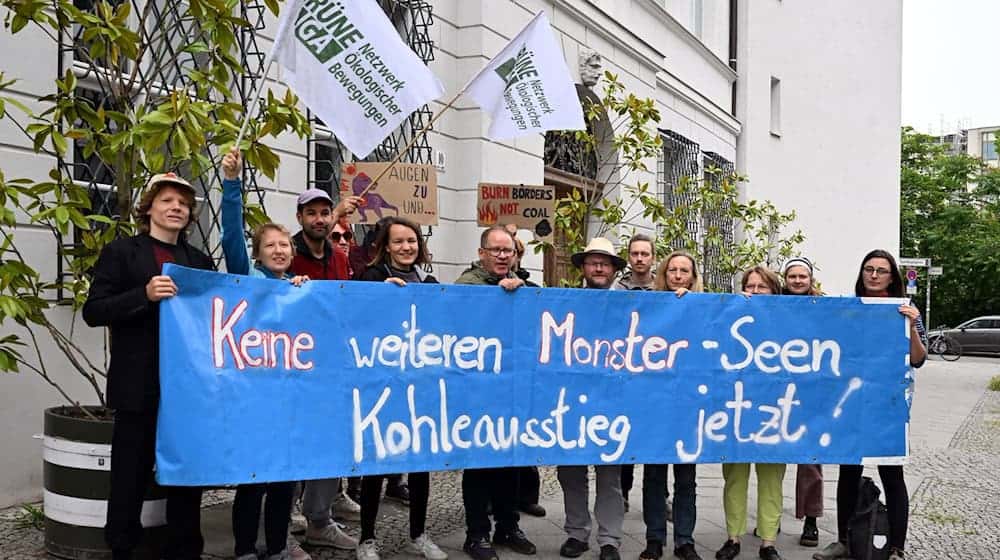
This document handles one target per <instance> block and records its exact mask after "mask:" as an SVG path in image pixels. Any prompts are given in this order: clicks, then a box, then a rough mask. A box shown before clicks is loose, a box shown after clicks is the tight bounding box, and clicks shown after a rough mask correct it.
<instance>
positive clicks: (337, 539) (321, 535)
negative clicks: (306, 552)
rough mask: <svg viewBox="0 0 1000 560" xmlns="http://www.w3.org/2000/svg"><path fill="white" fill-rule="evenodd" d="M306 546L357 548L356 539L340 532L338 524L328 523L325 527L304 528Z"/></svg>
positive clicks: (342, 548)
mask: <svg viewBox="0 0 1000 560" xmlns="http://www.w3.org/2000/svg"><path fill="white" fill-rule="evenodd" d="M306 544H311V545H313V546H325V547H329V548H339V549H341V550H354V549H355V548H358V539H356V538H354V537H352V536H350V535H348V534H347V533H345V532H344V531H343V530H341V525H340V524H339V523H330V524H329V525H327V526H326V527H312V526H310V527H306Z"/></svg>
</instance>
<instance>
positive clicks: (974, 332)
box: [928, 315, 1000, 353]
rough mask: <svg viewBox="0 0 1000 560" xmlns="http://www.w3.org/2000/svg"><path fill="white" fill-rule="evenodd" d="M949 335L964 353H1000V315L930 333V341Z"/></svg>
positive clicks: (977, 319)
mask: <svg viewBox="0 0 1000 560" xmlns="http://www.w3.org/2000/svg"><path fill="white" fill-rule="evenodd" d="M942 333H943V334H947V335H948V336H950V337H952V338H954V339H955V340H956V341H958V343H959V344H961V345H962V351H963V352H966V353H969V352H998V353H1000V315H987V316H985V317H976V318H975V319H970V320H968V321H966V322H964V323H962V324H960V325H958V326H957V327H953V328H952V327H944V328H942V329H935V330H933V331H931V332H930V333H928V339H931V340H933V339H934V338H935V336H940V335H941V334H942Z"/></svg>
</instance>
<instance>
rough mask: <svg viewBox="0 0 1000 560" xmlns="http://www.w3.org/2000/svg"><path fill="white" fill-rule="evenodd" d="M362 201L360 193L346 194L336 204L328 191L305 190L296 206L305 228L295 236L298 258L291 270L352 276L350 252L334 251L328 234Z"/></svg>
mask: <svg viewBox="0 0 1000 560" xmlns="http://www.w3.org/2000/svg"><path fill="white" fill-rule="evenodd" d="M360 203H361V198H360V197H357V196H345V197H343V198H342V199H341V200H340V204H338V205H337V206H336V207H334V205H333V199H332V198H330V195H328V194H326V191H322V190H320V189H307V190H305V191H303V192H302V194H300V195H299V199H298V201H297V203H296V204H297V206H296V209H295V218H296V219H298V221H299V226H301V227H302V230H301V231H299V232H298V233H296V234H295V235H294V236H293V237H292V241H293V243H294V244H295V258H294V259H293V260H292V268H290V269H289V273H291V274H293V275H295V276H308V277H309V279H310V280H350V276H349V273H348V271H349V270H350V267H349V265H348V263H347V255H346V254H340V252H339V251H334V250H333V245H331V244H330V242H329V241H328V240H327V237H328V236H329V235H330V230H331V228H333V225H334V224H335V223H337V220H339V219H341V218H343V217H345V216H347V215H349V214H351V213H352V212H354V210H355V209H357V207H358V205H359V204H360Z"/></svg>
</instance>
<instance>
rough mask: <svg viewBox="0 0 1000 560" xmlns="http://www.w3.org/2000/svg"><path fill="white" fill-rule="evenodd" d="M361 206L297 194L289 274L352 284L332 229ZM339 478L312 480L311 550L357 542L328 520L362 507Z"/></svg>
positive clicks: (314, 192)
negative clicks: (333, 241) (297, 228)
mask: <svg viewBox="0 0 1000 560" xmlns="http://www.w3.org/2000/svg"><path fill="white" fill-rule="evenodd" d="M360 203H361V198H360V197H357V196H345V197H342V198H341V200H340V204H338V205H336V207H335V206H334V204H333V199H332V198H330V195H328V194H326V192H325V191H322V190H320V189H307V190H305V191H303V193H302V194H300V195H299V198H298V201H297V206H296V211H295V217H296V218H297V219H298V221H299V226H301V227H302V230H301V231H299V232H298V233H296V234H295V235H294V236H293V237H292V242H293V243H294V245H295V257H294V258H293V259H292V266H291V268H290V269H289V272H290V273H291V274H293V275H296V276H300V275H301V276H308V277H309V279H310V280H350V272H349V271H350V266H349V265H348V262H347V254H346V253H343V252H341V251H335V250H334V248H333V245H331V244H330V241H329V239H328V237H329V235H330V230H331V229H332V228H333V225H334V224H335V223H337V221H338V220H340V219H341V218H343V217H346V216H348V215H349V214H351V213H352V212H354V210H355V209H357V207H358V205H359V204H360ZM340 488H341V486H340V479H339V478H328V479H320V480H310V481H308V482H306V483H305V491H304V493H303V495H302V513H303V514H305V517H306V520H307V522H308V524H307V526H306V535H305V541H306V543H307V544H310V545H312V546H322V547H331V548H339V549H341V550H354V549H355V548H357V546H358V541H357V540H356V539H355V538H354V537H351V536H350V535H348V534H347V533H345V532H343V531H342V530H341V528H340V526H339V525H338V524H337V523H334V521H333V519H332V518H331V516H330V509H331V508H334V510H335V511H337V512H338V513H347V514H349V515H348V516H349V517H353V518H354V519H358V518H360V512H361V508H360V507H359V506H358V504H356V503H354V502H353V501H351V500H350V498H348V497H347V496H346V495H345V494H343V493H342V492H341V490H340Z"/></svg>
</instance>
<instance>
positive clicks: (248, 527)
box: [222, 147, 309, 560]
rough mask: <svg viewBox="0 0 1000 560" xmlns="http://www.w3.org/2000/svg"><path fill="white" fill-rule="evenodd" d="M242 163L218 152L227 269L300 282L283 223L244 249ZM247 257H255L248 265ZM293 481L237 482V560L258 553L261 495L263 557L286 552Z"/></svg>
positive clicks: (234, 153)
mask: <svg viewBox="0 0 1000 560" xmlns="http://www.w3.org/2000/svg"><path fill="white" fill-rule="evenodd" d="M242 167H243V162H242V158H241V157H240V152H239V150H238V149H237V148H236V147H233V148H231V149H230V151H229V153H227V154H226V155H225V156H223V158H222V172H223V181H222V253H223V255H224V256H225V259H226V271H227V272H228V273H230V274H242V275H246V276H250V277H253V278H269V279H273V280H287V281H289V282H291V283H292V285H294V286H301V285H302V283H303V282H306V281H308V280H309V277H308V276H290V275H289V274H288V269H289V268H290V267H291V265H292V258H293V256H294V250H293V248H292V234H291V233H290V232H289V231H288V229H286V228H285V226H282V225H279V224H275V223H273V222H271V223H266V224H261V225H260V226H257V227H256V228H255V229H254V232H253V236H252V243H251V247H252V249H251V255H249V256H248V255H247V251H246V241H245V240H244V237H243V230H244V223H243V192H242V183H241V181H240V172H241V170H242ZM250 257H252V258H253V260H254V261H255V262H254V263H253V264H252V266H251V261H250ZM295 484H296V483H295V482H294V481H291V482H268V483H261V484H240V485H239V486H237V487H236V497H235V498H234V499H233V513H232V515H233V540H234V541H235V544H234V547H233V549H234V554H235V556H236V560H255V559H256V558H257V548H256V547H257V527H258V524H259V521H260V511H261V501H262V500H264V499H265V498H264V497H265V496H267V498H266V502H265V505H264V537H265V542H266V547H267V558H268V560H281V559H282V558H287V557H288V554H287V552H286V550H285V549H286V548H287V546H288V541H289V538H288V523H289V521H290V520H291V515H292V495H293V494H294V491H295Z"/></svg>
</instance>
